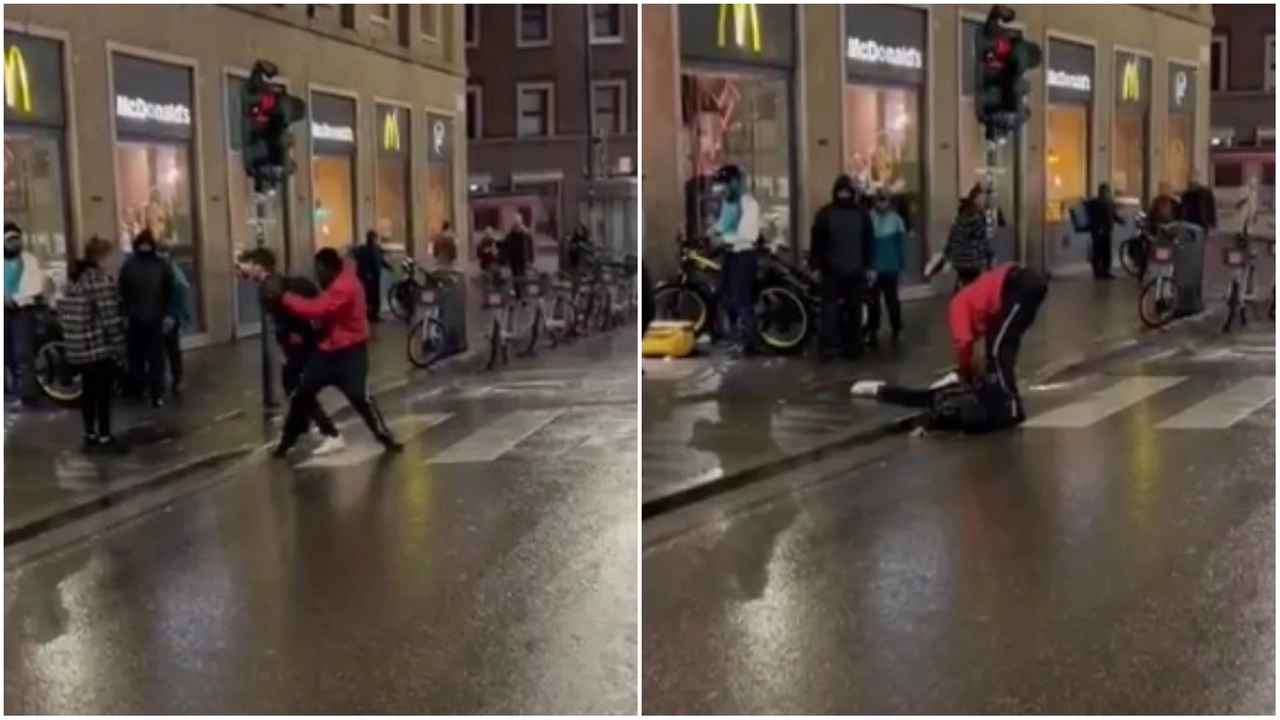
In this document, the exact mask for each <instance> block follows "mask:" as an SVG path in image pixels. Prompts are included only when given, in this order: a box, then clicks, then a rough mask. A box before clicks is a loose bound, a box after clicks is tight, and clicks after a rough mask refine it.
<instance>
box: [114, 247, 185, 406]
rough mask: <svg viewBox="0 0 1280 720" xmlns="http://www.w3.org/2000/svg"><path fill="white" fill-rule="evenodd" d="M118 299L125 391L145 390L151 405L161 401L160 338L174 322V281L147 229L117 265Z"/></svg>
mask: <svg viewBox="0 0 1280 720" xmlns="http://www.w3.org/2000/svg"><path fill="white" fill-rule="evenodd" d="M119 285H120V301H121V305H122V309H123V311H124V317H125V322H126V323H127V327H126V330H125V345H126V349H127V354H128V357H129V392H130V394H132V395H134V396H136V397H141V396H142V395H143V394H144V393H147V394H149V396H150V399H151V404H152V405H153V406H154V407H161V406H162V405H164V375H165V369H164V355H165V352H164V341H165V335H166V334H167V333H168V332H170V331H172V330H173V329H174V327H175V326H176V325H177V322H176V321H175V320H174V318H173V307H174V303H175V302H176V300H175V298H176V295H177V293H178V282H177V279H176V278H175V277H174V274H173V269H172V266H171V265H170V264H169V262H168V261H167V260H165V259H164V258H162V257H160V255H159V253H158V246H157V243H156V238H155V236H154V235H153V234H152V233H151V230H150V229H146V230H143V231H142V232H140V233H138V235H137V237H135V238H134V239H133V254H132V255H130V256H129V259H128V260H126V261H125V263H124V266H123V267H121V268H120V281H119Z"/></svg>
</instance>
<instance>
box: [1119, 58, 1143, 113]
mask: <svg viewBox="0 0 1280 720" xmlns="http://www.w3.org/2000/svg"><path fill="white" fill-rule="evenodd" d="M1120 99H1121V100H1122V101H1124V102H1133V103H1136V102H1142V71H1141V69H1140V68H1139V67H1138V59H1137V58H1134V57H1131V58H1129V59H1128V60H1126V61H1125V63H1124V70H1123V71H1122V72H1121V75H1120Z"/></svg>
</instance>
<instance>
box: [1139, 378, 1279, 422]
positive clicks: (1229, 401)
mask: <svg viewBox="0 0 1280 720" xmlns="http://www.w3.org/2000/svg"><path fill="white" fill-rule="evenodd" d="M1275 396H1276V379H1275V378H1274V377H1251V378H1248V379H1246V380H1243V381H1241V382H1238V383H1236V384H1235V385H1232V386H1231V387H1229V388H1227V389H1226V390H1223V391H1222V392H1219V393H1215V394H1213V395H1211V396H1210V397H1208V398H1205V399H1204V400H1202V401H1200V402H1198V403H1196V404H1195V405H1192V406H1191V407H1189V408H1187V409H1186V410H1183V411H1182V412H1180V413H1178V414H1177V415H1174V416H1173V417H1171V418H1169V419H1168V420H1165V421H1164V422H1162V423H1160V424H1159V425H1156V427H1157V428H1159V429H1161V430H1224V429H1226V428H1229V427H1231V426H1232V425H1235V424H1236V423H1238V422H1240V421H1241V420H1243V419H1245V418H1247V417H1249V416H1250V415H1252V414H1253V413H1255V412H1257V411H1258V410H1259V409H1261V408H1262V407H1264V406H1266V405H1267V403H1270V402H1271V401H1272V400H1274V399H1275Z"/></svg>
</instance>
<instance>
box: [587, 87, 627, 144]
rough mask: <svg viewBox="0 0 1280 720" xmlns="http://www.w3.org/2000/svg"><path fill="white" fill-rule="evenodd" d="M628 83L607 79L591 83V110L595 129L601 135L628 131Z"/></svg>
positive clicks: (619, 133)
mask: <svg viewBox="0 0 1280 720" xmlns="http://www.w3.org/2000/svg"><path fill="white" fill-rule="evenodd" d="M626 92H627V83H626V81H624V80H605V81H597V82H593V83H591V111H592V114H593V115H594V117H595V123H596V127H595V130H596V132H597V133H599V134H601V135H621V134H623V133H625V132H626V131H627V106H626Z"/></svg>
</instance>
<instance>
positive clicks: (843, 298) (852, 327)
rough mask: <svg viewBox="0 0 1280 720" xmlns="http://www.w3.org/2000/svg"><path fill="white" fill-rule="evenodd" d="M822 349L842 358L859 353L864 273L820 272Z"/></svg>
mask: <svg viewBox="0 0 1280 720" xmlns="http://www.w3.org/2000/svg"><path fill="white" fill-rule="evenodd" d="M820 290H821V294H822V324H821V326H820V327H821V328H822V345H823V348H822V349H823V351H824V352H828V353H832V352H840V353H843V354H844V355H845V356H846V357H849V358H856V357H859V356H861V355H862V340H863V337H862V310H863V305H865V304H866V302H867V278H866V274H865V273H861V272H858V273H852V274H849V275H836V274H833V273H829V272H824V273H822V282H821V288H820Z"/></svg>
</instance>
